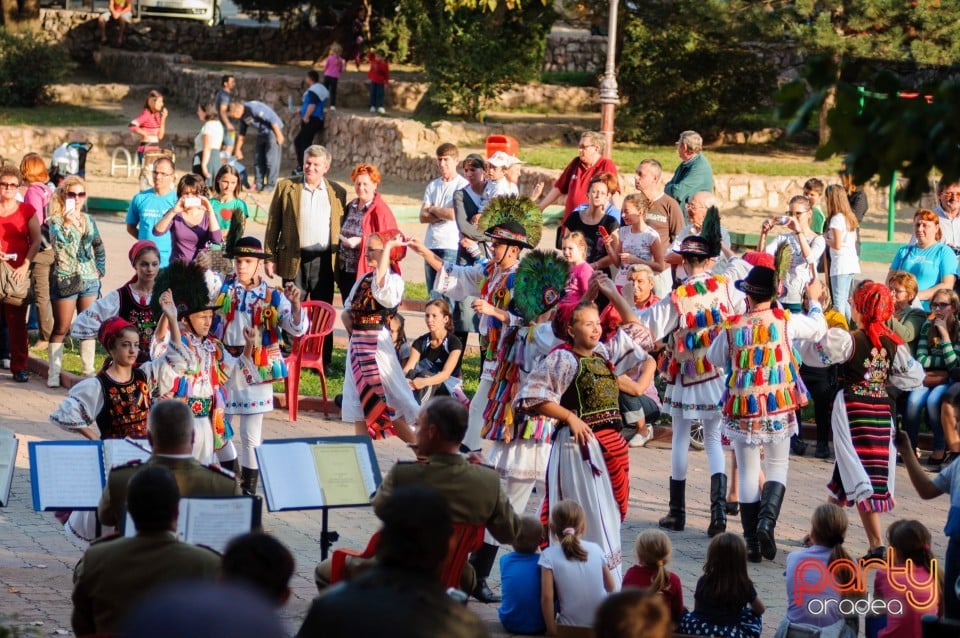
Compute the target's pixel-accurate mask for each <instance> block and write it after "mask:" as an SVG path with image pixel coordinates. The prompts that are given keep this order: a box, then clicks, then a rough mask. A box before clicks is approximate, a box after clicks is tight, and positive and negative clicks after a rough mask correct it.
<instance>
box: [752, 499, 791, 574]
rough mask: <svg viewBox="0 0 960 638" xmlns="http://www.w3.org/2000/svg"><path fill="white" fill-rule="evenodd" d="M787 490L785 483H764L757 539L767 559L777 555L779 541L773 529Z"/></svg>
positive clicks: (761, 551)
mask: <svg viewBox="0 0 960 638" xmlns="http://www.w3.org/2000/svg"><path fill="white" fill-rule="evenodd" d="M786 491H787V487H786V486H785V485H784V484H783V483H777V482H774V481H767V482H766V483H764V484H763V492H762V494H761V496H760V514H759V520H758V521H757V540H758V541H759V542H760V553H761V554H762V555H763V557H764V558H766V559H767V560H773V559H774V558H776V557H777V541H776V539H775V538H774V537H773V531H774V529H775V528H776V526H777V519H778V518H779V517H780V506H781V505H782V504H783V495H784V493H785V492H786Z"/></svg>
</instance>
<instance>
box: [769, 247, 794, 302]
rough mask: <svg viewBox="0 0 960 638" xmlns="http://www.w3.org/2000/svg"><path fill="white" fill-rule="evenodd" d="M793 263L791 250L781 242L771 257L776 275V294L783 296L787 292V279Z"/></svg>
mask: <svg viewBox="0 0 960 638" xmlns="http://www.w3.org/2000/svg"><path fill="white" fill-rule="evenodd" d="M792 262H793V249H792V248H791V247H790V244H788V243H787V242H783V243H782V244H780V245H779V246H778V247H777V252H776V254H775V255H774V256H773V269H774V270H775V271H776V273H777V279H776V282H777V294H778V295H779V296H783V295H784V294H785V293H786V291H787V279H788V278H789V277H790V264H791V263H792Z"/></svg>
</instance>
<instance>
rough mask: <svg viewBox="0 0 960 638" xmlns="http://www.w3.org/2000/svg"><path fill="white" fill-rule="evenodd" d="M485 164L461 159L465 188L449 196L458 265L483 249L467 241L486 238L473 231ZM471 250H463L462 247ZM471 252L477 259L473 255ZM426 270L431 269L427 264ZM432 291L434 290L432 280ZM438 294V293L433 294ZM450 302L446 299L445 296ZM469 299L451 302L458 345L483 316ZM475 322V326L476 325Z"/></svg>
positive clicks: (473, 156) (469, 263) (472, 156)
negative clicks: (455, 229) (456, 243)
mask: <svg viewBox="0 0 960 638" xmlns="http://www.w3.org/2000/svg"><path fill="white" fill-rule="evenodd" d="M486 170H487V163H486V161H485V160H484V159H483V157H481V156H480V155H477V154H476V153H470V154H469V155H467V156H466V157H465V158H464V160H463V175H464V178H465V179H466V180H467V185H466V186H464V187H463V188H461V189H460V190H458V191H457V192H455V193H454V194H453V210H454V217H455V218H456V221H457V230H458V231H459V232H460V237H461V238H462V239H461V240H460V242H459V244H460V245H459V248H458V252H457V263H456V265H458V266H472V265H474V264H476V263H477V260H478V256H482V254H483V252H482V251H483V250H484V246H485V244H483V245H480V246H478V245H476V244H471V243H470V242H483V241H485V240H486V236H485V235H484V234H483V233H481V232H480V230H479V229H478V228H477V224H478V222H479V221H480V211H481V208H480V204H481V203H482V200H483V190H484V187H485V185H486V179H487V178H486ZM465 244H466V245H469V246H470V247H471V248H469V249H468V248H467V246H466V245H465ZM471 250H473V251H475V252H476V253H477V255H478V256H474V254H472V253H471ZM425 267H426V268H433V266H431V265H430V264H429V263H426V264H425ZM434 288H436V279H434ZM437 294H439V293H437ZM446 298H447V299H450V297H449V296H447V297H446ZM474 299H475V298H474V297H473V296H469V295H468V296H467V297H465V298H464V299H463V300H462V301H454V303H453V329H454V332H455V333H456V335H457V338H458V339H460V342H461V343H464V344H465V343H467V337H468V336H469V334H470V333H471V332H477V326H478V325H480V324H481V323H483V321H484V320H483V315H479V316H478V315H477V314H476V313H475V312H474V311H473V307H472V305H473V301H474ZM478 322H479V323H478Z"/></svg>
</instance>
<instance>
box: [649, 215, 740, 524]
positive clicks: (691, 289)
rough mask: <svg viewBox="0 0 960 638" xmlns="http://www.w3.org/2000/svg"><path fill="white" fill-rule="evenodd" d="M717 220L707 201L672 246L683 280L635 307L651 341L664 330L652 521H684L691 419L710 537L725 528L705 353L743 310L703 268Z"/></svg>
mask: <svg viewBox="0 0 960 638" xmlns="http://www.w3.org/2000/svg"><path fill="white" fill-rule="evenodd" d="M720 237H721V233H720V219H719V215H718V213H717V209H716V208H713V207H711V208H710V210H709V211H708V212H707V215H706V218H705V219H704V222H703V230H702V232H701V234H700V235H690V236H688V237H686V238H685V239H684V240H683V241H682V242H681V243H680V247H679V249H678V250H677V251H676V252H677V253H678V254H679V255H680V256H681V257H682V258H683V267H684V269H685V270H686V272H687V275H688V276H687V279H686V280H685V281H684V282H683V283H682V284H680V285H679V286H678V287H677V288H676V289H674V290H673V291H672V292H671V293H670V296H669V297H664V298H663V299H661V300H660V302H659V303H657V304H656V305H654V306H653V307H651V308H649V309H647V310H643V311H641V312H640V313H638V314H639V317H640V322H641V323H643V324H645V325H646V326H648V327H649V328H650V331H651V332H652V333H653V338H654V339H655V340H658V341H659V340H660V339H663V338H664V337H666V336H667V335H668V334H669V335H670V338H669V341H668V343H667V349H666V353H667V356H665V357H663V359H662V360H661V373H662V374H663V375H664V376H665V378H666V381H667V389H666V392H665V394H664V400H663V403H664V408H665V411H666V413H667V414H669V415H670V418H671V420H672V424H673V426H672V430H673V449H672V451H671V456H670V511H669V513H668V514H667V515H666V516H664V517H663V518H661V519H660V521H659V524H660V527H663V528H665V529H670V530H674V531H682V530H683V528H684V526H685V525H686V519H687V514H686V512H687V510H686V488H687V453H688V450H689V447H690V431H691V429H692V427H693V422H694V421H699V422H700V423H702V426H703V445H704V448H705V449H706V452H707V461H708V463H709V466H710V526H709V528H708V530H707V533H708V534H709V535H710V536H714V535H716V534H719V533H720V532H723V531H726V529H727V515H726V494H727V475H726V474H725V472H724V469H725V464H724V459H723V447H722V444H721V441H720V429H721V428H720V417H721V415H720V397H721V396H722V395H723V374H722V370H723V365H721V366H719V367H716V366H714V365H713V364H712V363H711V361H710V360H708V359H707V357H706V352H707V348H708V347H709V346H710V344H711V343H713V341H714V340H715V339H716V337H717V334H718V333H719V331H720V325H721V324H722V323H723V321H724V320H725V319H726V318H727V317H728V316H729V315H731V314H734V313H736V312H742V310H743V309H744V301H743V295H742V294H740V292H739V291H737V290H736V289H735V288H734V287H733V286H732V285H731V282H730V281H729V280H728V279H727V278H725V277H723V276H720V275H712V274H710V270H711V268H712V264H713V260H714V259H715V258H716V257H717V256H718V255H719V254H720V242H721V239H720Z"/></svg>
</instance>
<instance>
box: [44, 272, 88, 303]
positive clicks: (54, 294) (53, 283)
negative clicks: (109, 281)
mask: <svg viewBox="0 0 960 638" xmlns="http://www.w3.org/2000/svg"><path fill="white" fill-rule="evenodd" d="M99 296H100V280H99V279H90V280H88V281H84V282H83V284H82V285H81V287H80V292H79V293H76V294H73V295H66V296H63V295H61V294H60V289H59V288H58V287H57V279H56V277H51V278H50V300H51V301H68V300H70V299H77V298H78V297H93V298H97V297H99Z"/></svg>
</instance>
